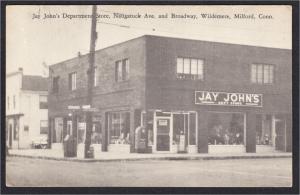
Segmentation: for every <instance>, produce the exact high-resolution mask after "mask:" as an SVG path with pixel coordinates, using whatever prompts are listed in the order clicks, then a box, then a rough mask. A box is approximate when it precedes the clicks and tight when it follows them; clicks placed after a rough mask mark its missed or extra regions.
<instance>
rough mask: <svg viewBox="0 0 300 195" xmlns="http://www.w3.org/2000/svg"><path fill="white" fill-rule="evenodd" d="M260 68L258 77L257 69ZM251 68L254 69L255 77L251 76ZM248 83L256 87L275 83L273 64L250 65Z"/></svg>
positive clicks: (274, 67)
mask: <svg viewBox="0 0 300 195" xmlns="http://www.w3.org/2000/svg"><path fill="white" fill-rule="evenodd" d="M259 66H260V67H261V75H260V77H259V75H258V67H259ZM253 67H255V68H254V69H255V75H253V70H254V69H253ZM266 67H268V68H267V72H268V73H267V75H268V76H267V78H268V80H266V79H265V76H266V73H265V70H266ZM249 69H250V82H251V84H258V85H273V84H274V83H275V69H276V66H275V65H274V64H263V63H252V64H250V68H249ZM260 80H261V81H260Z"/></svg>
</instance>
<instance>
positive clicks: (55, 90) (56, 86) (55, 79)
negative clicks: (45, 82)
mask: <svg viewBox="0 0 300 195" xmlns="http://www.w3.org/2000/svg"><path fill="white" fill-rule="evenodd" d="M59 79H60V77H59V76H55V77H53V80H52V93H58V92H59Z"/></svg>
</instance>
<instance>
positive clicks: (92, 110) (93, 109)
mask: <svg viewBox="0 0 300 195" xmlns="http://www.w3.org/2000/svg"><path fill="white" fill-rule="evenodd" d="M82 110H83V111H86V112H99V110H98V109H97V108H83V109H82Z"/></svg>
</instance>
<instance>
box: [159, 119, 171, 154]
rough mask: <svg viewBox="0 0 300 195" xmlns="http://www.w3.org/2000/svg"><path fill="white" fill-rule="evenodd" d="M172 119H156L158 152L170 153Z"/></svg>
mask: <svg viewBox="0 0 300 195" xmlns="http://www.w3.org/2000/svg"><path fill="white" fill-rule="evenodd" d="M170 122H171V119H170V118H165V117H160V118H157V119H156V132H157V133H156V136H157V137H156V151H170V141H171V140H170V129H171V126H170Z"/></svg>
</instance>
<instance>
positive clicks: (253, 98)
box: [195, 91, 263, 107]
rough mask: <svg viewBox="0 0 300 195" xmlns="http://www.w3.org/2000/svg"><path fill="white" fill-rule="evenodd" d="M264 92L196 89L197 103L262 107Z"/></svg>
mask: <svg viewBox="0 0 300 195" xmlns="http://www.w3.org/2000/svg"><path fill="white" fill-rule="evenodd" d="M262 99H263V95H262V94H253V93H227V92H211V91H195V104H199V105H221V106H250V107H262Z"/></svg>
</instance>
